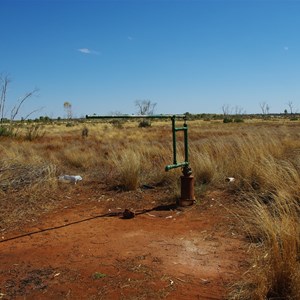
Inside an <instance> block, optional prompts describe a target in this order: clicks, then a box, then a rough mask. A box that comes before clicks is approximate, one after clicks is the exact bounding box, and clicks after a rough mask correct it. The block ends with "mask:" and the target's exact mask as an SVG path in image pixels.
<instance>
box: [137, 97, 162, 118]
mask: <svg viewBox="0 0 300 300" xmlns="http://www.w3.org/2000/svg"><path fill="white" fill-rule="evenodd" d="M156 104H157V103H153V102H151V101H150V100H136V101H135V106H136V108H137V114H138V115H141V116H147V115H153V113H154V110H155V107H156Z"/></svg>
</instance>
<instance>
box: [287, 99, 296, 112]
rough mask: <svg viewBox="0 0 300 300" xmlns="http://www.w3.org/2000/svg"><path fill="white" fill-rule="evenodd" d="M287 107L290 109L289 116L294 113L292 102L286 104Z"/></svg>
mask: <svg viewBox="0 0 300 300" xmlns="http://www.w3.org/2000/svg"><path fill="white" fill-rule="evenodd" d="M287 105H288V107H289V109H290V113H291V115H292V114H293V113H294V105H293V101H289V102H288V103H287Z"/></svg>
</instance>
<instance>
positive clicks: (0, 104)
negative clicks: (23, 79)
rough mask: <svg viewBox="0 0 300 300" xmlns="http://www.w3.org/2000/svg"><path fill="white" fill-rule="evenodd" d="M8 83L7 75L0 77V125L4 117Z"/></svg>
mask: <svg viewBox="0 0 300 300" xmlns="http://www.w3.org/2000/svg"><path fill="white" fill-rule="evenodd" d="M9 83H10V79H9V77H8V75H5V76H0V84H1V97H0V123H3V117H4V109H5V102H6V93H7V87H8V85H9Z"/></svg>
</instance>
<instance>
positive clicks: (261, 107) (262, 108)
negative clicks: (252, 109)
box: [259, 102, 270, 115]
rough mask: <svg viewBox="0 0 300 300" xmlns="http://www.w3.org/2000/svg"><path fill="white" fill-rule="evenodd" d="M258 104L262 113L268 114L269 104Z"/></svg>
mask: <svg viewBox="0 0 300 300" xmlns="http://www.w3.org/2000/svg"><path fill="white" fill-rule="evenodd" d="M259 106H260V109H261V112H262V114H263V115H267V114H269V111H270V106H269V105H268V103H266V102H262V103H259Z"/></svg>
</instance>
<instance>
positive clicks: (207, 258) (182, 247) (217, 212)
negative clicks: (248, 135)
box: [0, 187, 247, 299]
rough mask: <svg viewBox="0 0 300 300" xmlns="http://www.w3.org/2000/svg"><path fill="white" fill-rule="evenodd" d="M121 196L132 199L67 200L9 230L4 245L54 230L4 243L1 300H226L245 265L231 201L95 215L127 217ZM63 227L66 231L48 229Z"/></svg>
mask: <svg viewBox="0 0 300 300" xmlns="http://www.w3.org/2000/svg"><path fill="white" fill-rule="evenodd" d="M76 193H77V195H80V188H78V187H77V191H76ZM160 193H161V191H152V190H149V191H146V192H145V193H144V194H145V195H144V196H143V197H144V198H143V201H144V203H143V204H141V203H140V206H141V205H142V206H143V207H146V206H147V207H148V208H149V207H150V205H152V206H153V207H155V206H156V205H157V204H159V201H157V199H158V198H159V197H160ZM113 197H115V199H114V200H115V201H114V202H113V204H112V202H111V199H113ZM122 197H123V198H126V197H127V198H128V197H132V194H126V193H125V194H123V195H122V193H119V194H117V193H115V194H113V193H111V194H109V195H102V196H101V201H100V203H99V201H98V202H80V201H77V202H76V204H74V203H72V199H69V200H68V201H67V202H64V204H63V205H64V208H61V209H60V210H57V211H56V212H52V213H51V214H48V215H46V216H44V217H43V219H40V220H38V222H35V224H34V225H33V226H27V228H25V229H24V230H22V231H20V230H19V231H16V230H15V231H13V232H12V231H11V232H5V234H3V236H2V240H5V239H8V238H10V237H13V236H17V235H20V234H24V233H26V232H33V231H39V230H41V229H45V228H49V230H46V231H44V232H41V233H37V234H33V235H29V236H24V237H21V238H18V239H14V240H10V241H5V242H2V243H0V265H1V270H0V293H1V294H0V298H2V299H165V298H166V299H223V298H224V296H225V295H226V289H227V288H228V285H229V284H230V283H234V282H236V281H237V280H238V279H239V278H240V276H241V273H242V272H243V270H244V269H245V267H246V266H247V263H246V244H245V242H243V240H242V237H241V236H240V235H239V233H238V231H237V225H236V221H235V220H234V218H233V216H232V215H231V214H230V213H229V212H228V210H227V209H228V208H229V210H230V206H231V204H230V201H229V199H228V197H227V199H226V197H225V198H222V196H221V194H220V193H215V194H211V195H209V196H207V199H205V200H203V201H202V202H200V204H197V205H194V206H193V207H189V208H184V209H171V210H170V209H169V208H170V207H169V206H161V207H159V208H156V209H155V210H152V211H148V212H145V213H142V214H138V215H136V217H135V218H133V219H129V220H125V219H121V218H119V217H118V216H114V217H98V216H99V215H100V214H101V213H104V212H107V211H108V208H109V207H111V209H112V210H113V211H122V210H123V209H124V204H123V207H122V206H121V205H122V203H126V202H124V201H123V200H122ZM101 202H103V203H104V202H105V203H106V204H105V205H104V206H103V205H100V204H101ZM66 204H69V205H66ZM224 206H226V207H227V209H224ZM127 207H128V206H127ZM129 208H130V207H129ZM171 208H172V207H171ZM92 217H95V218H92ZM86 218H90V220H87V221H84V219H86ZM91 218H92V219H91ZM76 221H82V222H79V223H75V224H71V223H73V222H76ZM60 225H68V226H65V227H61V228H58V229H51V228H52V227H55V226H60Z"/></svg>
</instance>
